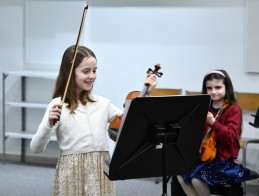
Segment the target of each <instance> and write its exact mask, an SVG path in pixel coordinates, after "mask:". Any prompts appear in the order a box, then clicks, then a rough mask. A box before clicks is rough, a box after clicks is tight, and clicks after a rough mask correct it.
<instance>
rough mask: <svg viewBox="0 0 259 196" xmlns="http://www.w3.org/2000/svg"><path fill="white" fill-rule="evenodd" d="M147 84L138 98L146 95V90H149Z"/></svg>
mask: <svg viewBox="0 0 259 196" xmlns="http://www.w3.org/2000/svg"><path fill="white" fill-rule="evenodd" d="M149 86H150V85H149V84H147V85H145V86H144V87H143V89H142V91H141V92H140V93H139V97H145V96H146V95H147V91H148V88H149Z"/></svg>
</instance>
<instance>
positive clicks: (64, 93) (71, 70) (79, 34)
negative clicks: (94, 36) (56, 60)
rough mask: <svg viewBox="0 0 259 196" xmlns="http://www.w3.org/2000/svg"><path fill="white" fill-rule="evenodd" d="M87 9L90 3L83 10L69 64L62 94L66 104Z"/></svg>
mask: <svg viewBox="0 0 259 196" xmlns="http://www.w3.org/2000/svg"><path fill="white" fill-rule="evenodd" d="M87 10H88V5H86V6H85V8H84V11H83V16H82V20H81V25H80V28H79V33H78V36H77V40H76V46H75V49H74V53H73V57H72V60H71V63H70V66H69V72H68V74H67V80H66V85H65V88H64V91H63V94H62V96H61V101H62V104H64V102H65V98H66V94H67V89H68V86H69V82H70V78H71V74H72V72H73V67H74V63H75V60H76V55H77V49H78V45H79V41H80V37H81V34H82V31H83V27H84V22H85V18H86V14H87Z"/></svg>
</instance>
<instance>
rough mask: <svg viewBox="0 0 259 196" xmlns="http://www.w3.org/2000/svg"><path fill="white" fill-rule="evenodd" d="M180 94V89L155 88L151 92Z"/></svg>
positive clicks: (152, 94) (156, 93) (157, 94)
mask: <svg viewBox="0 0 259 196" xmlns="http://www.w3.org/2000/svg"><path fill="white" fill-rule="evenodd" d="M181 94H182V89H166V88H156V89H154V90H153V92H152V93H151V96H163V95H181Z"/></svg>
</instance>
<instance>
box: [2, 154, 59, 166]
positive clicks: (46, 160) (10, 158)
mask: <svg viewBox="0 0 259 196" xmlns="http://www.w3.org/2000/svg"><path fill="white" fill-rule="evenodd" d="M0 158H1V160H2V161H3V155H2V154H0ZM5 161H6V162H16V163H19V162H21V156H20V155H12V154H6V155H5ZM57 161H58V158H53V157H39V156H26V157H25V161H24V162H23V163H28V164H35V165H44V166H55V165H56V163H57Z"/></svg>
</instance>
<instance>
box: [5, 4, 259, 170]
mask: <svg viewBox="0 0 259 196" xmlns="http://www.w3.org/2000/svg"><path fill="white" fill-rule="evenodd" d="M71 2H75V4H74V5H73V4H72V3H71ZM87 2H88V4H89V9H88V12H87V17H86V22H85V27H84V28H85V29H84V34H83V35H82V36H83V39H82V40H81V45H85V46H88V47H89V48H91V49H92V50H93V51H94V52H95V54H96V56H97V59H98V79H97V81H96V84H95V86H94V93H96V94H100V95H103V96H105V97H107V98H109V99H111V100H112V101H113V102H114V103H115V105H117V106H119V107H121V108H122V104H123V102H124V99H125V97H126V95H127V94H128V93H129V92H130V91H132V90H141V89H142V86H143V82H144V78H145V75H146V73H145V72H146V70H147V69H148V68H149V67H151V68H153V65H155V64H157V63H160V64H161V67H162V70H161V71H162V72H163V73H164V75H163V77H162V78H160V79H158V80H159V84H158V86H157V87H158V88H182V89H183V92H184V91H185V90H193V91H199V90H200V89H201V83H202V78H203V76H204V74H205V73H206V72H207V71H209V70H211V69H215V68H217V69H225V70H226V71H227V72H228V73H229V75H230V76H231V78H232V81H233V84H234V88H235V91H240V92H252V93H259V85H258V83H259V74H258V73H248V72H246V71H245V66H244V64H245V50H246V48H245V42H246V39H245V35H246V34H245V32H246V13H245V11H246V9H245V8H246V7H245V0H228V1H226V0H217V1H205V0H197V1H192V0H181V1H180V0H177V1H169V0H164V1H155V0H149V1H148V0H143V1H141V2H139V1H137V0H132V1H116V0H110V1H106V0H89V1H87ZM32 4H33V5H34V6H32V7H33V8H35V7H37V4H38V5H44V6H39V7H38V8H40V9H38V10H36V11H35V10H28V9H32V7H30V6H28V5H32ZM81 4H82V5H83V4H84V1H80V0H78V1H68V0H64V1H62V0H55V1H54V0H53V1H50V0H45V1H44V0H41V1H40V0H34V1H33V0H28V1H26V0H12V1H8V0H5V1H1V2H0V33H1V36H0V43H1V44H0V53H1V56H0V58H1V59H0V71H5V70H19V69H22V68H23V69H34V70H42V69H44V70H53V71H58V68H59V63H60V60H61V56H62V53H63V51H64V50H65V49H66V47H67V46H69V45H71V44H75V40H76V37H77V33H78V28H79V25H80V22H81V18H80V17H81V14H82V11H83V6H82V8H81V7H80V5H81ZM46 5H49V6H50V9H49V10H48V9H47V8H48V6H46ZM66 5H70V6H66ZM60 7H62V9H58V8H60ZM55 8H56V12H55ZM70 8H71V9H70ZM76 10H78V11H76ZM47 11H49V12H47ZM28 13H29V15H30V14H39V16H36V15H35V18H32V17H30V18H27V21H26V16H28ZM46 13H47V14H46ZM66 14H67V15H69V17H65V15H66ZM60 15H64V21H62V17H60ZM42 16H46V17H48V19H52V20H51V21H50V26H49V28H48V23H47V22H46V21H45V22H44V20H43V22H44V24H43V23H42V22H39V23H37V20H39V17H42ZM69 18H70V19H69ZM34 19H35V20H34ZM28 21H30V24H28ZM32 24H33V25H32ZM55 24H56V25H55ZM39 29H40V31H39ZM34 30H35V31H34ZM36 30H37V31H36ZM35 32H36V33H35ZM30 33H32V34H30ZM26 35H27V37H26ZM29 35H33V36H32V37H30V36H29ZM35 43H40V46H39V47H36V48H34V49H33V50H37V51H33V50H31V51H30V52H29V48H28V46H32V47H35V45H36V44H35ZM36 46H37V45H36ZM28 52H29V53H28ZM28 54H29V56H28ZM39 54H42V56H41V55H39ZM47 54H52V55H51V56H50V58H49V59H46V58H48V55H47ZM53 54H56V55H53ZM26 55H27V56H26ZM30 55H31V56H30ZM43 57H44V58H43ZM44 84H45V85H47V86H50V88H49V89H50V91H51V92H50V93H49V94H50V95H51V93H52V90H53V84H52V83H49V82H47V81H43V82H42V81H41V82H40V85H44ZM0 88H2V87H0ZM17 88H18V87H17ZM36 89H37V82H33V84H32V86H31V92H29V96H32V97H34V96H39V97H42V96H41V92H38V91H37V93H35V90H36ZM7 90H8V91H9V90H10V89H7ZM42 94H43V93H42ZM45 96H46V95H45ZM47 100H48V98H47V97H46V101H47ZM248 115H249V114H248ZM1 119H2V118H1ZM248 120H250V119H248ZM35 126H36V125H35ZM35 129H36V128H35ZM248 130H249V131H250V130H251V131H252V132H253V133H255V134H254V136H257V137H259V134H258V133H257V134H256V131H258V130H255V129H253V128H252V127H251V126H250V127H249V126H248V125H247V123H246V124H245V123H244V135H249V134H250V133H251V132H249V131H248ZM16 141H18V140H16ZM16 141H13V142H11V141H8V142H10V144H9V148H8V149H7V152H8V153H19V151H18V152H17V149H15V148H12V147H11V145H12V144H13V143H15V142H16ZM112 148H113V146H112V147H111V149H112ZM0 149H2V145H1V148H0ZM53 151H55V150H53ZM28 153H29V154H30V152H29V150H28ZM55 153H56V151H55ZM48 154H49V156H53V155H51V152H49V153H47V155H48ZM255 158H256V157H255ZM257 167H258V166H257Z"/></svg>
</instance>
